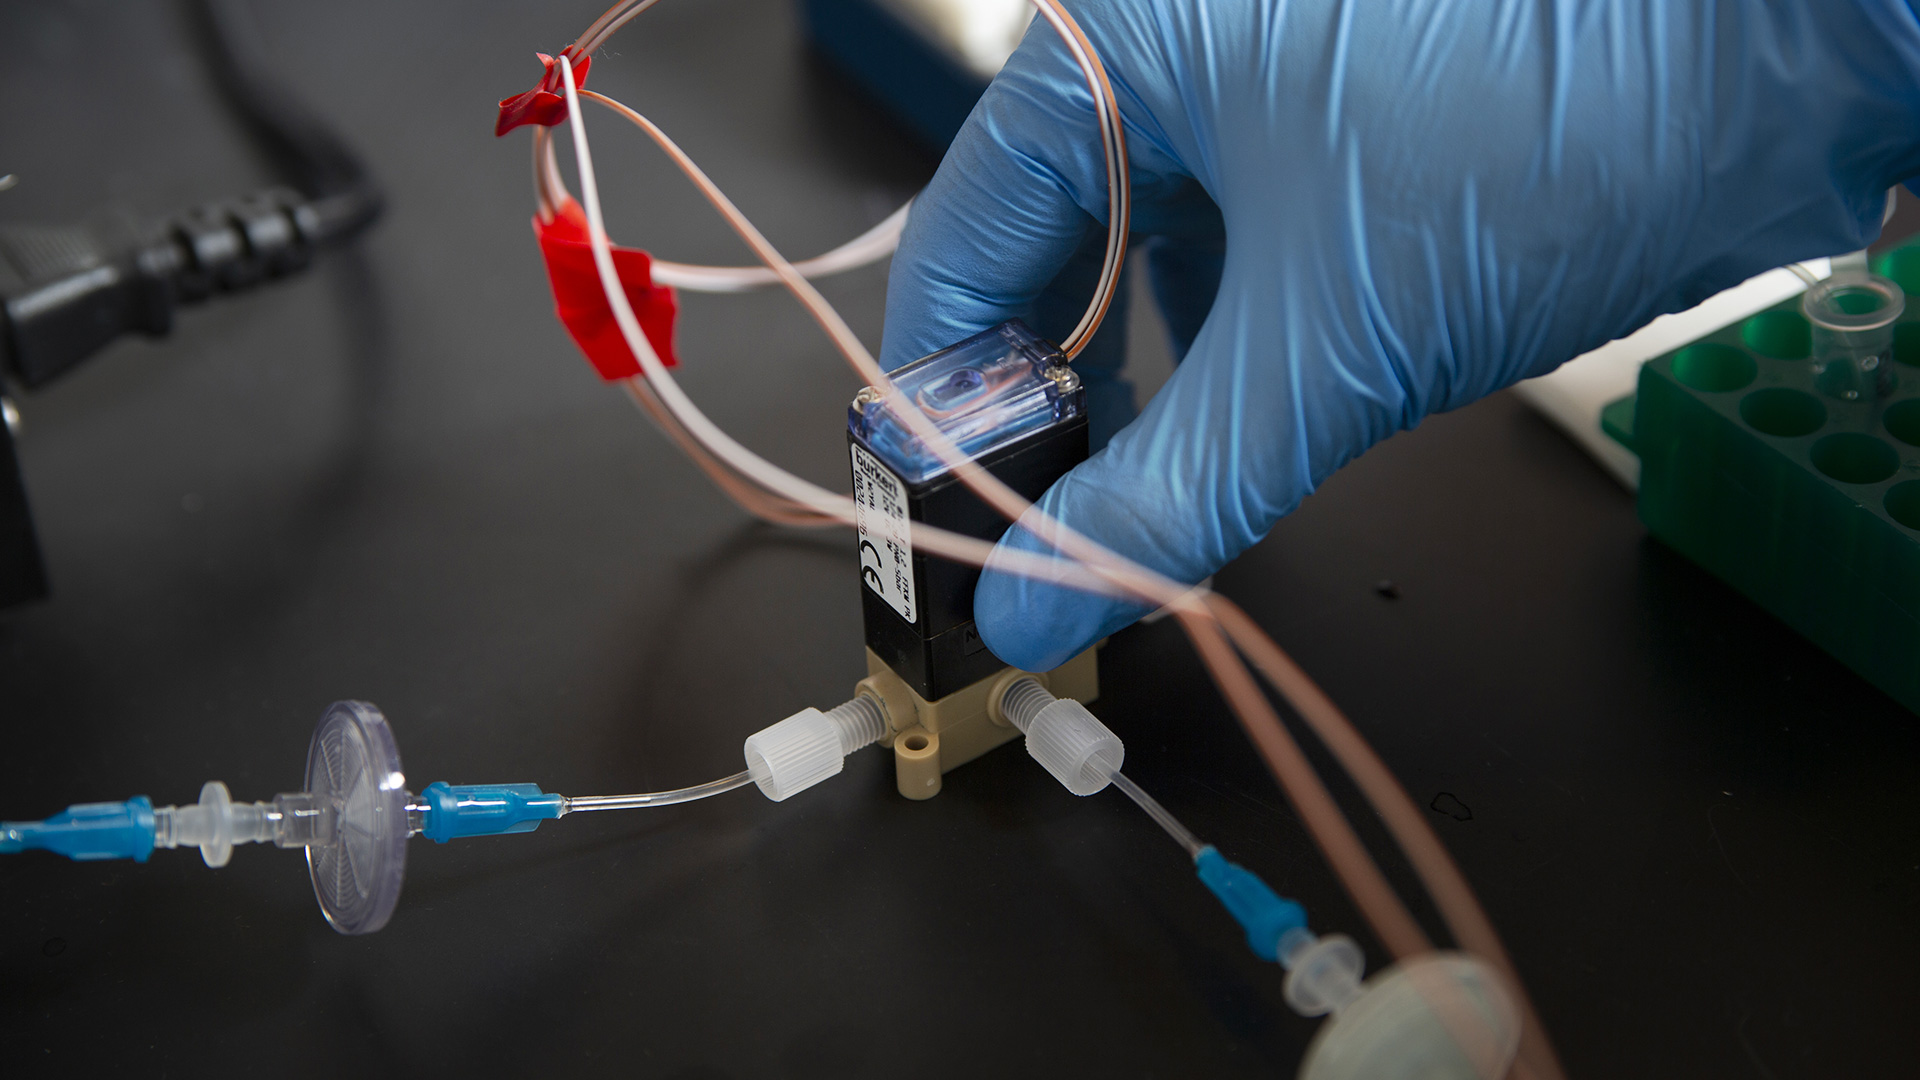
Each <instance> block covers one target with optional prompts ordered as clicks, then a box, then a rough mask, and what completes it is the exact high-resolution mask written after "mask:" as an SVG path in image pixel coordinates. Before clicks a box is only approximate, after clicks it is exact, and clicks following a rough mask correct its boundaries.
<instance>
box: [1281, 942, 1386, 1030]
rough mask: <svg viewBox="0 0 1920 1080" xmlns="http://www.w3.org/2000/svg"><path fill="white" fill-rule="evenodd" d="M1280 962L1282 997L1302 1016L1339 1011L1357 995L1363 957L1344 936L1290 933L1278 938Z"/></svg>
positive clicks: (1355, 945) (1363, 964)
mask: <svg viewBox="0 0 1920 1080" xmlns="http://www.w3.org/2000/svg"><path fill="white" fill-rule="evenodd" d="M1279 953H1280V963H1281V965H1282V966H1284V967H1285V968H1286V969H1287V981H1286V983H1285V984H1284V986H1283V987H1282V991H1281V993H1282V996H1284V997H1285V998H1286V999H1287V1004H1288V1005H1290V1006H1292V1007H1293V1011H1294V1012H1297V1013H1299V1014H1300V1015H1301V1016H1325V1015H1327V1014H1328V1013H1330V1012H1339V1011H1340V1010H1341V1009H1344V1008H1346V1007H1347V1006H1348V1005H1349V1004H1351V1003H1352V1002H1353V1000H1354V999H1355V998H1358V997H1359V996H1360V976H1361V975H1362V974H1363V973H1364V972H1365V971H1366V969H1367V958H1366V954H1364V953H1362V952H1361V951H1360V946H1359V945H1357V944H1355V943H1354V940H1353V939H1352V938H1350V937H1348V936H1347V935H1345V934H1328V935H1327V936H1326V937H1315V936H1314V935H1313V933H1312V932H1311V931H1309V930H1304V929H1296V930H1289V931H1287V932H1286V933H1285V934H1283V935H1281V938H1280V948H1279Z"/></svg>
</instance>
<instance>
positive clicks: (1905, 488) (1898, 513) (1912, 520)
mask: <svg viewBox="0 0 1920 1080" xmlns="http://www.w3.org/2000/svg"><path fill="white" fill-rule="evenodd" d="M1884 505H1885V506H1886V508H1887V516H1888V517H1891V518H1892V519H1893V520H1895V521H1897V522H1899V523H1900V524H1902V525H1905V526H1906V527H1907V528H1909V529H1912V530H1914V531H1916V532H1920V480H1908V481H1907V482H1905V483H1902V484H1895V485H1893V487H1892V488H1890V489H1888V491H1887V499H1886V502H1885V503H1884Z"/></svg>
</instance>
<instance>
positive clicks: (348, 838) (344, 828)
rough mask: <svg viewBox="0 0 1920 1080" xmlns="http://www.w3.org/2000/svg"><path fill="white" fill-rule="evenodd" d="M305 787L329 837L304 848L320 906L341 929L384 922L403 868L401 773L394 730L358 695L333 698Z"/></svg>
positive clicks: (365, 930) (361, 930)
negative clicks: (329, 822) (326, 822)
mask: <svg viewBox="0 0 1920 1080" xmlns="http://www.w3.org/2000/svg"><path fill="white" fill-rule="evenodd" d="M307 791H308V792H309V793H311V794H312V796H313V801H314V805H315V806H316V807H319V808H320V809H321V813H322V814H323V815H324V814H327V813H329V812H331V814H332V816H333V828H332V829H331V830H329V831H331V832H332V833H333V835H334V838H335V839H334V842H333V843H330V844H314V845H312V846H310V847H308V848H307V870H308V872H309V873H310V874H311V875H312V876H313V894H314V896H315V897H317V898H318V899H319V901H320V910H321V912H323V913H324V914H325V915H326V917H327V922H329V923H331V924H333V928H334V929H335V930H338V931H340V932H341V933H343V934H371V933H373V932H374V931H375V930H378V929H380V928H381V927H383V926H385V925H387V919H388V918H389V917H391V916H392V915H393V906H394V905H395V904H396V903H398V902H399V900H400V884H401V882H402V881H403V880H404V879H405V877H406V873H407V778H406V775H405V773H403V772H402V771H401V769H400V749H399V747H398V746H396V745H395V744H394V741H393V729H391V728H389V727H388V726H387V718H386V717H385V716H382V715H381V713H380V710H379V709H376V708H374V707H373V706H372V705H369V704H367V703H366V702H364V701H336V702H334V703H333V705H331V706H329V707H328V709H327V712H326V715H324V716H322V717H321V718H320V726H319V727H317V728H315V729H314V732H313V743H312V745H310V746H309V747H308V748H307Z"/></svg>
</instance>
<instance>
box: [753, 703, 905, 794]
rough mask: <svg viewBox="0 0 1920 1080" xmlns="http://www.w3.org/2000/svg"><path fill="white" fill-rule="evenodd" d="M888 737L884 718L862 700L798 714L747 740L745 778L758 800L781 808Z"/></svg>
mask: <svg viewBox="0 0 1920 1080" xmlns="http://www.w3.org/2000/svg"><path fill="white" fill-rule="evenodd" d="M886 733H887V718H886V714H885V713H883V712H881V711H880V706H879V705H878V704H876V703H875V702H874V701H873V700H872V699H871V698H868V697H866V696H864V695H863V696H860V697H856V698H854V699H853V700H852V701H849V702H846V703H845V704H843V705H840V706H838V707H836V708H835V709H833V711H831V712H824V713H823V712H821V711H820V710H819V709H802V710H800V711H799V712H797V713H794V714H793V715H792V716H789V717H787V718H786V719H785V720H782V721H780V722H779V723H777V724H775V725H773V726H772V727H769V728H762V729H761V730H759V731H756V732H754V733H753V734H752V735H749V736H747V744H746V747H745V752H746V758H747V772H748V773H749V774H750V775H751V776H752V777H753V782H754V783H755V784H757V785H758V786H759V788H760V794H762V795H765V796H766V797H767V798H769V799H772V800H773V801H774V802H781V801H782V800H785V799H788V798H791V797H792V796H794V795H796V794H798V793H800V792H802V791H805V790H807V789H808V788H810V787H812V786H813V785H815V784H817V783H819V782H820V781H822V780H825V779H827V778H828V777H830V776H837V775H839V773H840V770H841V769H842V768H843V767H845V765H846V756H847V755H848V754H851V753H853V752H854V751H855V750H858V749H860V748H862V747H864V746H868V745H871V744H872V743H874V742H876V741H878V740H879V739H880V738H882V737H884V736H885V735H886Z"/></svg>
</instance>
